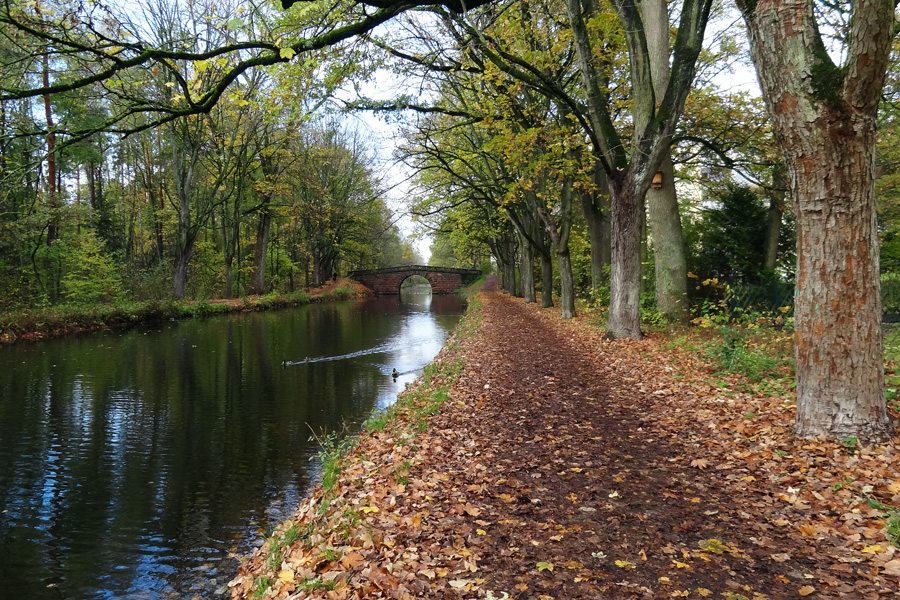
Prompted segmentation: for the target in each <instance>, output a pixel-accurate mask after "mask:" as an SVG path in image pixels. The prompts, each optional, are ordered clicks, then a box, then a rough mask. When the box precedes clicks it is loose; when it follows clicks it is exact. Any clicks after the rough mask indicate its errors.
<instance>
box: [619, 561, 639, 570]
mask: <svg viewBox="0 0 900 600" xmlns="http://www.w3.org/2000/svg"><path fill="white" fill-rule="evenodd" d="M616 566H617V567H621V568H622V569H636V568H637V567H636V566H635V564H634V563H633V562H631V561H628V560H617V561H616Z"/></svg>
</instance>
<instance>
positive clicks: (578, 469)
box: [569, 467, 584, 473]
mask: <svg viewBox="0 0 900 600" xmlns="http://www.w3.org/2000/svg"><path fill="white" fill-rule="evenodd" d="M569 470H570V471H572V472H573V473H581V472H582V471H584V469H580V468H578V467H572V468H571V469H569Z"/></svg>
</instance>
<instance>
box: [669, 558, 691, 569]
mask: <svg viewBox="0 0 900 600" xmlns="http://www.w3.org/2000/svg"><path fill="white" fill-rule="evenodd" d="M672 564H673V565H675V567H676V568H678V569H690V568H691V565H689V564H687V563H683V562H680V561H677V560H673V561H672Z"/></svg>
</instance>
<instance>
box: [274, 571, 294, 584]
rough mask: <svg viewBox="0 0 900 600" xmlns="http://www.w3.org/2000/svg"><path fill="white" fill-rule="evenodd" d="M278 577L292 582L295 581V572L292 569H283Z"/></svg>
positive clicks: (286, 581) (285, 581)
mask: <svg viewBox="0 0 900 600" xmlns="http://www.w3.org/2000/svg"><path fill="white" fill-rule="evenodd" d="M278 579H279V580H280V581H283V582H284V583H291V582H292V581H294V572H293V571H292V570H290V569H281V570H280V571H278Z"/></svg>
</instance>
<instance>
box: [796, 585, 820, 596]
mask: <svg viewBox="0 0 900 600" xmlns="http://www.w3.org/2000/svg"><path fill="white" fill-rule="evenodd" d="M815 591H816V588H814V587H813V586H811V585H804V586H803V587H802V588H800V589H799V590H797V593H798V594H800V595H801V596H809V595H810V594H812V593H813V592H815Z"/></svg>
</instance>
